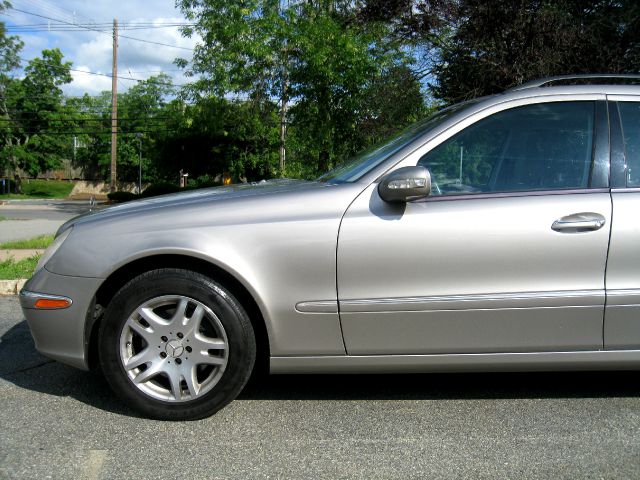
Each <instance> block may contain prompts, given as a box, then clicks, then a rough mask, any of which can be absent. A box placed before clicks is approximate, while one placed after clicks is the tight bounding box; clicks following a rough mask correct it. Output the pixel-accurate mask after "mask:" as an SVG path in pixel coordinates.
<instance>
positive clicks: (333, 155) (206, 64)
mask: <svg viewBox="0 0 640 480" xmlns="http://www.w3.org/2000/svg"><path fill="white" fill-rule="evenodd" d="M179 5H180V6H181V8H182V9H183V11H184V12H185V15H187V17H188V18H190V19H191V20H193V21H194V22H195V24H196V26H195V27H194V29H186V30H185V34H187V35H191V34H193V33H195V32H197V33H198V34H199V35H200V36H201V37H202V38H203V43H202V44H200V45H198V46H197V47H196V52H195V55H194V57H193V61H192V62H191V63H189V62H187V61H186V60H183V61H179V62H178V63H179V64H180V65H182V66H187V65H188V66H189V73H190V74H192V75H198V76H199V80H198V81H196V82H195V83H194V85H193V89H192V93H193V96H192V98H193V99H194V100H195V101H197V100H198V98H199V96H201V95H206V96H210V95H212V94H217V95H223V94H228V93H233V94H236V95H237V96H238V97H239V98H242V99H245V100H247V101H253V102H258V103H262V106H261V107H260V109H262V110H269V107H268V103H267V102H271V103H273V104H277V106H278V117H279V134H280V148H279V164H278V169H277V171H279V173H280V174H286V175H290V176H291V175H293V176H315V175H316V174H317V173H318V172H320V171H324V170H326V169H327V168H329V167H331V166H332V165H334V164H335V163H336V162H337V161H339V160H340V159H342V158H343V157H344V156H347V155H348V154H350V153H352V151H353V149H354V146H355V145H359V144H360V143H361V142H360V140H361V139H362V138H363V137H361V136H359V132H358V127H359V126H360V125H361V121H362V120H363V118H364V117H365V116H366V115H367V114H368V113H370V110H371V108H369V107H370V106H371V105H367V103H368V102H369V98H368V97H367V94H369V95H370V94H375V87H376V86H379V87H382V85H383V83H384V82H383V81H382V80H381V79H382V78H384V77H387V78H390V76H392V72H393V71H394V68H398V67H402V66H403V65H405V66H406V64H407V61H408V59H407V56H406V55H405V53H404V52H403V51H402V50H401V48H400V44H399V43H398V42H396V41H395V40H394V39H393V38H392V36H390V35H389V34H388V33H389V31H388V29H387V28H386V26H385V25H384V24H382V23H380V22H377V23H376V22H369V23H367V24H366V25H363V24H362V23H359V22H357V21H355V19H354V15H353V10H354V8H357V2H356V4H354V2H347V1H336V0H317V1H307V2H301V1H299V2H294V1H290V2H286V3H285V2H282V1H279V0H246V1H241V2H226V1H222V0H183V1H181V2H179ZM365 27H366V28H365ZM422 103H423V102H422V101H421V100H419V101H417V102H416V104H417V105H420V106H421V105H422ZM380 106H381V105H380V104H379V105H377V107H380ZM413 111H414V110H413V109H411V111H410V112H409V113H408V114H407V118H409V117H411V115H412V114H413ZM389 117H390V116H389ZM288 125H290V126H291V136H290V139H289V141H288V142H287V140H286V138H287V137H286V132H287V127H288ZM401 126H402V125H398V126H397V127H396V128H400V127H401ZM264 132H265V133H266V134H269V135H270V134H271V132H270V130H268V129H267V130H265V131H264ZM285 142H287V145H288V146H287V148H286V149H285ZM286 151H288V153H285V152H286ZM285 155H286V158H287V163H286V164H285V162H284V158H285ZM264 158H266V157H264ZM274 170H276V169H274Z"/></svg>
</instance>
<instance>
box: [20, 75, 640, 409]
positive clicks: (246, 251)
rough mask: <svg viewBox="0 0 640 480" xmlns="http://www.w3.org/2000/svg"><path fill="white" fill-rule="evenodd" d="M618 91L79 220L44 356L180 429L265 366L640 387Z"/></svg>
mask: <svg viewBox="0 0 640 480" xmlns="http://www.w3.org/2000/svg"><path fill="white" fill-rule="evenodd" d="M611 77H614V78H612V79H610V78H609V77H599V76H591V77H578V78H575V77H571V78H564V77H563V78H552V79H545V80H541V81H538V82H531V83H529V84H526V85H523V86H521V87H518V88H517V89H514V90H511V91H507V92H505V93H503V94H500V95H496V96H492V97H489V98H482V99H477V100H472V101H470V102H466V103H463V104H460V105H455V106H453V107H450V108H448V109H446V110H443V111H441V112H439V113H438V114H436V115H435V116H433V117H431V118H429V119H426V120H425V121H423V122H421V123H418V124H417V125H415V126H413V127H411V128H410V129H408V130H406V131H404V132H402V133H401V134H400V135H398V136H397V137H396V138H394V139H392V140H390V141H388V142H387V143H385V144H383V145H381V146H378V147H376V148H373V149H371V150H369V151H366V152H364V153H363V154H361V155H359V156H357V157H356V158H354V159H353V160H352V161H350V162H349V163H347V164H345V165H343V166H340V167H339V168H337V169H335V170H333V171H332V172H329V173H328V174H326V175H324V176H323V177H321V178H320V179H318V180H317V181H314V182H303V181H291V180H278V181H270V182H266V183H263V184H258V185H239V186H230V187H221V188H213V189H208V190H200V191H194V192H187V193H184V194H175V195H167V196H163V197H158V198H153V199H149V200H142V201H137V202H132V203H129V204H123V205H117V206H114V207H111V208H107V209H104V210H102V211H99V212H95V213H91V214H88V215H85V216H81V217H78V218H75V219H73V220H71V221H69V222H67V223H66V224H65V225H63V226H62V227H61V228H60V230H59V231H58V234H57V238H56V240H55V242H54V243H53V245H52V246H51V247H50V248H49V250H48V251H47V252H46V254H45V255H44V256H43V257H42V259H41V261H40V264H39V267H38V269H37V271H36V273H35V274H34V276H33V278H31V280H29V282H28V283H27V284H26V285H25V287H24V290H23V291H22V292H21V296H20V300H21V304H22V307H23V310H24V315H25V317H26V318H27V321H28V323H29V326H30V329H31V332H32V334H33V337H34V339H35V343H36V347H37V349H38V350H39V351H40V352H42V353H43V354H44V355H46V356H48V357H50V358H53V359H55V360H58V361H60V362H63V363H66V364H69V365H72V366H74V367H78V368H82V369H88V368H90V367H92V366H94V365H99V366H101V368H102V371H103V372H104V374H105V376H106V379H107V381H108V382H109V384H110V385H111V387H112V388H113V389H114V390H115V392H116V393H117V394H119V395H120V396H121V397H122V398H123V399H124V400H125V401H126V402H127V403H128V404H129V405H131V406H132V407H134V408H136V409H138V410H140V411H141V412H143V413H144V414H145V415H147V416H150V417H154V418H160V419H174V420H177V419H195V418H202V417H205V416H208V415H211V414H213V413H214V412H216V411H217V410H218V409H220V408H222V407H223V406H224V405H226V404H227V403H228V402H230V401H231V400H233V399H234V398H235V397H236V396H237V395H238V393H239V392H240V391H241V390H242V388H243V386H244V385H245V383H246V382H247V380H248V378H249V376H250V374H251V373H252V371H253V370H254V368H256V366H258V365H262V366H268V368H269V370H270V371H271V372H272V373H303V372H304V373H316V372H318V373H320V372H322V373H326V372H332V373H360V372H429V371H515V370H523V371H524V370H580V369H637V368H638V367H639V366H640V220H639V218H640V217H639V212H640V86H636V85H632V84H629V83H633V82H629V81H628V80H629V79H628V78H626V77H624V76H618V77H621V78H615V76H611ZM638 78H640V77H631V80H635V81H637V79H638Z"/></svg>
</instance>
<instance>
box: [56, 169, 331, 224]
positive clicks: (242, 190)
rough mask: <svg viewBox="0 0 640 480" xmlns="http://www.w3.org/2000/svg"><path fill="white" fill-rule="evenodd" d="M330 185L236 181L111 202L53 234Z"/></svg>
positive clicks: (281, 181) (298, 181) (79, 217)
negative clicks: (108, 221) (110, 220)
mask: <svg viewBox="0 0 640 480" xmlns="http://www.w3.org/2000/svg"><path fill="white" fill-rule="evenodd" d="M329 185H330V184H327V183H321V182H311V181H306V180H294V179H277V180H267V181H261V182H257V183H250V184H237V185H229V186H224V187H211V188H203V189H198V190H192V191H187V192H179V193H172V194H168V195H160V196H157V197H151V198H147V199H143V200H134V201H131V202H127V203H123V204H119V205H112V206H109V207H106V208H102V209H99V210H93V211H91V212H87V213H85V214H82V215H79V216H77V217H75V218H72V219H71V220H69V221H67V222H66V223H64V224H63V225H62V226H61V227H60V228H59V229H58V232H57V234H56V235H60V234H61V233H62V232H64V231H65V230H67V229H68V228H70V227H72V226H73V225H78V224H82V223H87V222H94V221H100V220H103V219H107V218H113V217H118V216H128V215H132V214H142V213H146V212H150V211H154V210H158V209H167V208H176V207H188V206H191V205H193V206H196V205H203V204H214V203H218V202H221V201H231V200H235V199H241V198H246V197H257V196H265V195H266V196H273V195H277V194H282V193H288V192H302V191H305V190H317V189H319V188H324V187H327V186H329Z"/></svg>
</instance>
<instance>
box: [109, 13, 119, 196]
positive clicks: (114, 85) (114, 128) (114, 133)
mask: <svg viewBox="0 0 640 480" xmlns="http://www.w3.org/2000/svg"><path fill="white" fill-rule="evenodd" d="M117 153H118V19H117V18H114V19H113V67H112V70H111V191H112V192H115V191H116V188H117V186H116V163H117V156H118V155H117Z"/></svg>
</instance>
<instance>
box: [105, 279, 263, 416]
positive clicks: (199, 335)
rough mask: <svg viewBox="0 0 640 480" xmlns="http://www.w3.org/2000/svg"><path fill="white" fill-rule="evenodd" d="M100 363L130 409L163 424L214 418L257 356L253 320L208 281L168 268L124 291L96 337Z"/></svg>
mask: <svg viewBox="0 0 640 480" xmlns="http://www.w3.org/2000/svg"><path fill="white" fill-rule="evenodd" d="M99 351H100V365H101V367H102V370H103V372H104V375H105V377H106V379H107V381H108V383H109V385H110V386H111V388H112V389H113V390H114V391H115V392H116V394H118V395H119V396H120V397H121V398H122V399H123V400H124V401H125V402H126V403H127V404H128V405H129V406H131V407H132V408H134V409H135V410H138V411H139V412H141V413H142V414H144V415H145V416H148V417H151V418H155V419H160V420H196V419H200V418H204V417H208V416H210V415H213V414H214V413H215V412H217V411H218V410H220V409H221V408H222V407H224V406H225V405H227V404H228V403H229V402H231V401H232V400H233V399H234V398H236V396H237V395H238V394H239V393H240V391H241V390H242V388H243V387H244V385H245V384H246V382H247V380H248V379H249V376H250V374H251V371H252V369H253V365H254V363H255V358H256V341H255V336H254V332H253V328H252V326H251V322H250V320H249V318H248V316H247V314H246V312H245V311H244V309H243V308H242V307H241V306H240V304H239V303H238V301H237V300H236V299H235V298H234V297H233V295H232V294H231V293H230V292H229V291H227V290H226V289H225V288H224V287H223V286H221V285H219V284H218V283H216V282H215V281H213V280H212V279H210V278H209V277H206V276H204V275H202V274H200V273H196V272H192V271H189V270H181V269H175V268H165V269H158V270H153V271H150V272H147V273H144V274H142V275H140V276H138V277H136V278H134V279H133V280H131V281H130V282H129V283H127V284H126V285H125V286H124V287H122V288H121V289H120V290H119V291H118V293H116V295H115V296H114V298H113V299H112V301H111V303H110V304H109V306H108V307H107V310H106V312H105V316H104V319H103V321H102V324H101V326H100V333H99Z"/></svg>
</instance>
